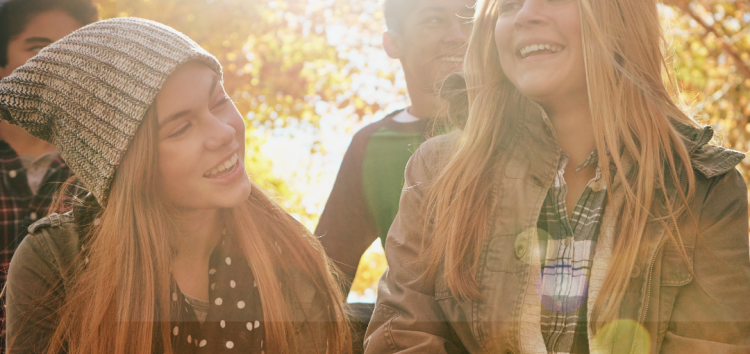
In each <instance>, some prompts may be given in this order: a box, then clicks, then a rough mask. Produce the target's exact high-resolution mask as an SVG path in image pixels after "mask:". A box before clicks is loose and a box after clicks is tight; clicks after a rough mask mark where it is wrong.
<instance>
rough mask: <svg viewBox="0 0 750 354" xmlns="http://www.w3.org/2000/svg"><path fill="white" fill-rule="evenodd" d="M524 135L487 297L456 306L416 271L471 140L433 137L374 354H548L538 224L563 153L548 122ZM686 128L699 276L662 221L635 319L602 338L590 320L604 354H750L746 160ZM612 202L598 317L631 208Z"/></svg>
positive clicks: (394, 249) (371, 340)
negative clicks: (433, 197)
mask: <svg viewBox="0 0 750 354" xmlns="http://www.w3.org/2000/svg"><path fill="white" fill-rule="evenodd" d="M514 129H516V130H515V131H514V132H512V133H511V134H510V136H511V137H512V142H511V143H509V144H508V145H507V146H506V147H505V149H504V150H502V151H501V153H500V155H499V160H498V164H499V165H498V166H499V167H501V168H499V169H497V171H500V172H498V173H497V174H496V176H495V180H494V181H493V185H492V190H491V195H490V198H491V214H490V215H492V216H491V218H490V221H489V222H490V224H489V225H488V227H489V230H490V232H489V234H488V236H487V237H486V238H485V240H483V245H482V248H481V253H480V255H479V265H478V269H477V272H476V281H477V283H478V286H479V291H480V292H481V295H482V300H477V301H471V300H461V299H457V298H455V297H454V296H452V294H451V292H450V291H449V289H448V288H447V286H446V285H445V282H444V279H443V278H442V276H440V275H438V277H437V281H436V283H435V284H426V283H425V282H422V281H421V280H418V278H419V276H420V275H421V273H422V271H423V269H424V268H423V265H422V264H418V263H415V260H416V259H418V257H419V255H420V253H421V251H422V245H423V237H428V236H425V235H429V233H426V232H424V231H423V224H422V223H421V222H420V214H421V207H422V201H423V197H424V195H425V193H426V191H427V190H428V188H429V187H428V186H429V185H430V183H431V182H432V181H433V180H434V178H435V177H436V175H437V174H438V173H439V170H440V168H441V166H442V165H443V164H444V163H445V161H446V159H447V158H448V157H449V156H451V154H452V151H453V149H454V147H455V145H456V141H457V139H459V138H460V134H461V132H460V131H457V132H454V133H451V134H449V135H445V136H440V137H437V138H434V139H431V140H428V141H427V142H425V143H424V144H423V145H422V146H421V147H420V148H419V149H418V150H417V152H416V153H415V154H414V156H413V157H412V159H411V160H410V161H409V164H408V166H407V169H406V179H405V181H406V182H405V186H404V190H403V193H402V195H401V202H400V206H399V213H398V215H397V216H396V220H395V222H394V224H393V225H392V226H391V229H390V232H389V234H388V238H387V241H386V249H385V253H386V257H387V259H388V264H389V268H388V270H387V271H386V272H385V274H384V275H383V277H382V278H381V279H380V283H379V285H378V298H377V303H376V307H375V312H374V314H373V316H372V320H371V322H370V325H369V327H368V330H367V334H366V339H365V348H366V349H365V352H366V353H368V354H374V353H436V354H437V353H488V354H490V353H492V354H497V353H503V354H504V353H546V347H545V344H544V341H543V338H542V335H541V329H540V327H539V326H540V325H539V321H540V306H541V305H540V302H539V298H538V297H537V294H536V289H537V288H536V287H537V286H538V281H539V278H540V274H541V269H540V260H539V250H538V248H539V247H538V238H537V232H536V230H537V229H536V227H537V220H538V217H539V214H540V210H541V206H542V203H543V201H544V198H545V196H546V195H547V191H548V189H549V188H550V185H551V183H552V181H553V178H554V174H555V172H556V168H557V162H558V161H559V157H560V154H561V150H560V148H559V146H558V144H557V142H556V138H555V135H554V132H553V130H552V129H551V126H550V123H549V121H548V119H547V118H546V116H544V113H543V112H541V113H538V114H537V113H536V112H532V113H528V116H527V117H524V119H523V122H522V123H519V124H518V125H517V127H515V128H514ZM677 129H678V131H680V132H681V134H682V135H683V136H684V138H685V139H684V140H685V144H686V146H687V148H688V151H689V152H690V154H691V163H692V168H693V170H694V172H695V178H696V184H695V196H694V197H693V198H692V199H691V200H690V202H689V205H688V207H689V208H690V211H691V212H692V215H693V216H694V218H695V221H696V222H697V228H696V227H694V225H695V224H693V222H692V221H691V219H690V218H689V217H687V216H686V215H687V213H683V214H682V216H681V217H680V218H679V219H678V223H677V229H678V230H679V233H680V235H681V237H682V240H683V243H684V246H685V249H686V250H687V255H688V259H689V263H690V265H691V267H692V271H693V272H692V274H691V272H690V271H689V268H688V267H687V266H686V265H685V263H684V262H683V261H682V258H681V257H680V255H679V252H678V248H677V247H676V246H675V245H674V244H673V243H672V242H670V241H669V238H668V234H667V232H666V230H665V228H664V227H663V226H662V224H661V223H659V222H657V221H650V222H649V223H648V224H647V229H646V233H645V234H644V238H643V242H642V245H641V248H640V249H639V257H638V259H637V261H636V263H635V265H634V267H633V270H632V272H631V280H630V283H629V286H628V288H627V291H626V293H625V294H624V298H623V300H622V302H621V306H620V310H619V318H620V320H621V321H618V322H617V326H616V327H614V328H615V330H614V332H611V333H610V336H609V337H605V336H602V335H600V336H596V337H595V336H593V335H592V333H593V331H592V329H591V326H590V323H589V344H590V346H591V352H594V353H644V354H645V353H712V354H720V353H726V354H729V353H750V251H749V250H748V202H747V186H746V185H745V182H744V180H743V179H742V177H741V176H740V174H739V173H738V171H737V170H736V169H735V168H734V167H735V165H737V164H738V163H739V162H740V161H741V160H742V159H743V158H744V154H741V153H738V152H735V151H730V150H725V149H722V148H720V147H716V146H712V145H707V142H708V141H709V140H710V139H711V136H712V135H713V132H712V130H711V129H710V128H705V129H703V130H700V129H695V128H690V127H685V126H682V127H678V128H677ZM677 173H678V174H679V176H680V180H681V181H683V182H682V183H683V185H682V186H680V187H677V186H674V184H673V185H671V186H668V194H669V195H670V200H671V201H675V202H676V203H678V204H677V205H676V207H677V208H679V207H680V206H684V205H683V203H682V201H681V200H678V198H677V193H676V192H677V191H678V190H679V189H678V188H684V187H685V186H684V183H685V181H686V180H687V174H686V171H685V169H684V168H683V167H680V168H679V169H678V171H677ZM608 193H609V196H608V202H607V206H606V211H605V215H604V216H603V219H602V227H601V231H600V234H599V240H598V244H597V249H596V253H595V256H594V257H595V258H594V263H593V267H592V271H591V279H590V283H589V298H588V300H587V304H588V307H589V308H592V306H593V302H594V301H595V299H596V297H597V295H598V292H599V290H600V289H601V287H602V283H603V280H604V278H605V276H606V274H607V270H608V267H609V263H610V260H611V255H612V249H613V244H614V237H615V236H614V235H615V234H616V231H617V229H618V225H617V216H618V212H619V210H620V208H621V206H622V198H623V197H622V196H623V193H622V190H621V188H618V184H617V183H615V184H614V185H613V188H611V189H610V191H609V192H608ZM669 227H672V228H673V227H674V226H669ZM698 234H700V236H698ZM693 275H695V276H693ZM589 316H590V311H589ZM589 318H590V317H589ZM600 333H601V332H600Z"/></svg>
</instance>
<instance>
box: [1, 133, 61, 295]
mask: <svg viewBox="0 0 750 354" xmlns="http://www.w3.org/2000/svg"><path fill="white" fill-rule="evenodd" d="M72 175H73V172H72V171H70V169H69V168H68V165H66V164H65V161H63V159H62V157H60V156H59V155H58V156H57V157H55V159H54V160H52V163H51V164H50V167H49V169H48V170H47V173H46V174H45V175H44V180H43V181H42V184H41V185H40V186H39V191H38V192H37V194H36V195H34V194H32V193H31V189H30V188H29V183H28V179H27V177H26V170H25V169H24V168H23V165H22V164H21V159H20V158H19V157H18V155H17V154H16V152H15V150H13V148H11V147H10V145H8V143H6V142H5V141H4V140H0V236H2V251H1V252H0V286H5V280H6V278H7V273H8V265H10V258H11V257H12V256H13V253H14V252H15V250H16V248H17V247H18V245H19V244H20V243H21V240H23V237H24V236H26V233H27V230H26V229H27V228H28V227H29V225H31V224H32V223H33V222H34V221H36V220H37V219H40V218H42V217H44V216H45V215H47V212H48V210H47V209H48V208H49V206H50V204H51V203H52V199H53V198H54V196H55V194H56V193H57V190H58V188H59V187H60V186H61V185H62V184H63V183H64V182H65V181H66V180H67V179H68V178H69V177H70V176H72Z"/></svg>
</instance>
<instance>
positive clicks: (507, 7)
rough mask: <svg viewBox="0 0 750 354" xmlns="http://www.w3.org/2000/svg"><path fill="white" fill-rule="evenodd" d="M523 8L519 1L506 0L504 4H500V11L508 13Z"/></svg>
mask: <svg viewBox="0 0 750 354" xmlns="http://www.w3.org/2000/svg"><path fill="white" fill-rule="evenodd" d="M519 8H521V4H520V3H519V2H518V1H513V0H510V1H506V2H504V3H503V4H502V5H500V13H506V12H509V11H513V10H517V9H519Z"/></svg>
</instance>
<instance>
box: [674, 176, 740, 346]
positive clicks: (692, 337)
mask: <svg viewBox="0 0 750 354" xmlns="http://www.w3.org/2000/svg"><path fill="white" fill-rule="evenodd" d="M696 177H697V176H696ZM709 183H710V185H709V189H708V191H707V194H706V198H705V200H704V202H703V207H702V208H701V209H702V212H701V215H700V216H699V217H698V216H697V215H696V218H698V220H697V221H698V226H699V230H700V234H699V235H698V239H697V240H696V242H695V247H694V251H693V271H694V274H695V277H694V279H693V281H692V282H691V283H689V284H688V285H686V286H685V287H684V288H683V289H682V290H681V291H680V293H679V294H678V295H677V298H676V300H675V304H674V307H673V310H672V318H671V319H670V324H669V327H668V329H667V333H666V335H665V338H664V344H663V346H662V353H714V354H719V353H727V354H728V353H750V301H749V299H750V251H749V250H748V201H747V186H746V185H745V181H744V180H743V179H742V177H741V176H740V174H739V172H737V170H734V169H733V170H732V171H730V172H728V173H726V174H724V175H722V176H720V177H714V178H712V179H711V180H710V182H709Z"/></svg>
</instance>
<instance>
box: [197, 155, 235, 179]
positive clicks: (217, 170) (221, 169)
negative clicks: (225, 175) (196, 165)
mask: <svg viewBox="0 0 750 354" xmlns="http://www.w3.org/2000/svg"><path fill="white" fill-rule="evenodd" d="M237 161H239V157H238V156H237V154H234V155H232V157H230V158H229V160H226V161H224V163H222V164H220V165H219V166H216V167H215V168H213V169H211V171H209V172H208V173H206V174H204V175H203V176H204V177H213V176H215V175H216V174H218V173H221V172H224V171H228V170H231V169H232V167H233V166H234V165H235V164H236V163H237Z"/></svg>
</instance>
